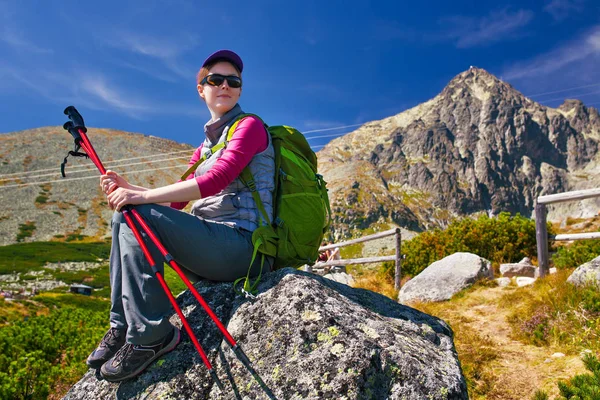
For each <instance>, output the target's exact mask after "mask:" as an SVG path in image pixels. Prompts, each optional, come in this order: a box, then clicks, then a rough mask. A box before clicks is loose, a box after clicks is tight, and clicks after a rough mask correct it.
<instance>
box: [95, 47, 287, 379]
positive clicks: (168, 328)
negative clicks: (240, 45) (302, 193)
mask: <svg viewBox="0 0 600 400" xmlns="http://www.w3.org/2000/svg"><path fill="white" fill-rule="evenodd" d="M242 69H243V63H242V60H241V58H240V57H239V56H238V55H237V54H235V53H234V52H233V51H230V50H220V51H217V52H216V53H214V54H212V55H210V56H209V57H208V58H207V59H206V60H205V61H204V63H203V64H202V68H201V69H200V71H199V72H198V77H197V83H198V85H197V88H198V94H199V95H200V97H201V98H202V100H204V102H205V103H206V106H207V107H208V110H209V111H210V115H211V120H210V121H209V122H208V123H207V124H206V125H205V126H204V133H205V136H206V140H205V141H204V143H203V144H202V145H201V146H200V147H199V148H198V149H197V150H196V151H195V152H194V154H193V156H192V158H191V160H190V166H192V165H194V164H195V163H196V161H197V160H199V159H200V158H201V157H202V156H203V155H210V153H211V149H219V150H217V151H215V152H214V154H212V155H210V157H209V158H208V159H207V160H206V161H205V162H203V163H202V164H200V166H199V167H197V169H196V171H195V173H193V174H190V176H189V177H188V178H187V179H186V180H184V181H180V182H177V183H175V184H172V185H169V186H164V187H160V188H156V189H147V188H143V187H140V186H135V185H132V184H130V183H129V182H127V181H126V180H125V179H124V178H123V177H121V176H120V175H119V174H117V173H115V172H113V171H107V172H106V174H105V175H102V177H101V178H100V186H101V188H102V190H103V191H104V193H106V194H107V199H108V204H109V206H110V207H111V208H112V209H114V210H116V211H117V212H115V214H114V216H113V220H112V248H111V255H110V284H111V310H110V329H109V331H108V332H107V333H106V335H105V336H104V338H103V339H102V341H101V342H100V344H99V346H98V347H97V348H96V350H94V352H92V354H91V355H90V356H89V357H88V359H87V364H88V365H89V366H90V367H92V368H100V372H101V374H102V376H103V377H104V378H105V379H106V380H108V381H113V382H116V381H121V380H124V379H127V378H130V377H132V376H135V375H137V374H139V373H140V372H142V371H143V370H144V369H145V368H146V367H147V366H148V365H149V364H150V363H151V362H152V361H154V360H155V359H157V358H158V357H160V356H161V355H162V354H165V353H167V352H169V351H171V350H173V349H174V348H175V346H177V343H178V342H179V336H180V332H179V330H178V329H177V328H176V327H174V326H172V325H171V324H170V323H169V320H168V316H169V315H170V314H171V312H172V311H171V305H170V303H169V300H168V298H167V296H166V295H165V293H164V291H163V289H162V287H161V286H160V283H159V282H158V280H157V279H156V278H155V277H154V275H153V272H152V270H151V267H150V265H149V264H148V262H147V261H146V259H145V257H144V255H143V252H142V251H141V249H140V246H139V244H138V243H137V241H136V239H135V237H134V235H133V233H132V232H131V230H130V229H129V227H128V226H127V224H126V223H125V219H124V218H123V216H122V214H121V213H120V212H118V211H119V210H120V209H121V208H122V207H123V206H125V205H128V204H133V205H138V204H139V205H140V206H138V207H136V210H137V211H138V212H139V213H140V214H141V215H142V216H143V217H144V219H145V220H146V221H147V222H148V224H149V225H150V227H151V228H152V230H153V231H154V232H155V233H156V235H157V236H158V238H159V239H160V240H161V242H162V243H163V245H164V246H165V247H166V248H167V249H168V250H169V252H170V253H171V254H172V255H173V257H174V258H175V259H176V260H177V263H178V264H179V265H180V266H181V267H182V269H183V270H184V271H185V272H186V274H188V275H190V276H194V277H196V278H201V279H208V280H214V281H234V280H235V279H237V278H239V277H242V276H245V275H246V273H247V272H248V265H250V262H251V258H252V250H253V246H252V232H253V231H254V229H256V228H257V227H258V225H259V223H261V222H260V220H262V218H261V217H260V212H259V211H258V210H257V208H256V205H255V204H254V200H253V199H252V195H251V192H250V191H249V190H248V188H247V187H246V186H244V184H243V183H242V182H241V180H240V179H239V174H240V172H241V171H242V170H243V169H244V168H245V167H246V166H249V167H250V171H251V172H252V174H253V176H254V178H255V181H256V184H257V188H258V192H259V194H260V197H261V200H262V202H263V204H264V206H265V209H266V210H267V213H268V215H269V216H270V217H272V215H273V207H272V193H273V190H274V171H275V163H274V151H273V146H272V144H271V140H270V136H269V134H268V133H267V131H266V130H265V128H264V126H263V124H262V122H261V121H260V120H259V119H258V118H255V117H252V116H247V117H243V118H242V119H241V121H240V122H239V124H238V126H237V128H236V130H235V133H234V135H233V137H232V139H231V141H229V142H228V143H227V146H225V147H221V146H217V145H218V144H219V143H222V142H224V141H225V139H226V136H227V132H228V128H229V127H230V126H231V125H232V124H233V123H234V122H235V121H236V120H237V119H238V117H239V116H240V115H241V114H242V113H243V112H242V109H241V107H240V106H239V104H238V100H239V98H240V95H241V93H242V75H241V74H242ZM216 146H217V147H216ZM190 200H197V201H196V202H195V203H194V205H193V207H192V213H191V214H188V213H185V212H182V211H180V210H181V209H183V207H185V206H186V204H187V203H188V202H189V201H190ZM159 204H161V205H159ZM148 248H149V249H150V250H151V252H152V256H153V258H154V259H155V260H163V257H162V256H161V254H160V253H159V252H158V250H157V249H155V248H154V246H153V245H149V246H148ZM270 263H271V260H268V262H267V263H265V264H264V265H265V267H264V268H265V269H268V268H269V267H270ZM158 264H160V265H159V266H158V268H159V270H160V272H161V273H162V272H163V263H162V262H158ZM267 264H269V265H267ZM260 268H261V263H260V260H258V259H257V260H256V261H255V262H254V264H253V265H252V269H251V274H252V275H258V273H259V270H260Z"/></svg>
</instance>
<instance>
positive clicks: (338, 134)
mask: <svg viewBox="0 0 600 400" xmlns="http://www.w3.org/2000/svg"><path fill="white" fill-rule="evenodd" d="M348 133H350V132H346V133H335V134H333V135H321V136H313V137H309V138H306V140H313V139H320V138H327V137H338V136H342V135H347V134H348Z"/></svg>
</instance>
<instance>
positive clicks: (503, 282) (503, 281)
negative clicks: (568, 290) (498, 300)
mask: <svg viewBox="0 0 600 400" xmlns="http://www.w3.org/2000/svg"><path fill="white" fill-rule="evenodd" d="M511 281H512V280H511V279H510V278H497V279H496V283H497V284H498V286H500V287H507V286H508V285H510V282H511Z"/></svg>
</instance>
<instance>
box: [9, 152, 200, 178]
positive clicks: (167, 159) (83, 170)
mask: <svg viewBox="0 0 600 400" xmlns="http://www.w3.org/2000/svg"><path fill="white" fill-rule="evenodd" d="M135 158H141V157H135ZM181 159H185V160H187V159H189V157H173V158H164V159H160V160H150V161H142V162H137V163H129V164H120V165H110V166H107V167H106V169H111V168H115V167H131V166H133V165H141V164H144V165H146V164H153V163H157V162H163V161H173V160H181ZM74 168H77V167H74ZM56 169H57V168H54V173H50V174H41V175H29V176H16V177H14V178H0V182H2V181H16V180H19V179H37V178H42V177H44V176H56V175H57V172H56ZM93 170H94V169H93V168H91V169H90V168H87V169H79V170H76V171H73V170H69V173H73V174H77V173H80V172H89V171H93Z"/></svg>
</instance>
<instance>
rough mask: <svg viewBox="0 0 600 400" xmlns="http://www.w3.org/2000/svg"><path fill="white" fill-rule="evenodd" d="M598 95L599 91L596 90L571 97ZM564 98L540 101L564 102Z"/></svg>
mask: <svg viewBox="0 0 600 400" xmlns="http://www.w3.org/2000/svg"><path fill="white" fill-rule="evenodd" d="M598 93H600V90H597V91H595V92H590V93H582V94H576V95H573V97H584V96H589V95H592V94H598ZM569 97H570V96H569ZM565 98H566V97H559V98H556V99H549V100H542V101H544V102H548V101H556V100H564V99H565Z"/></svg>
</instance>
